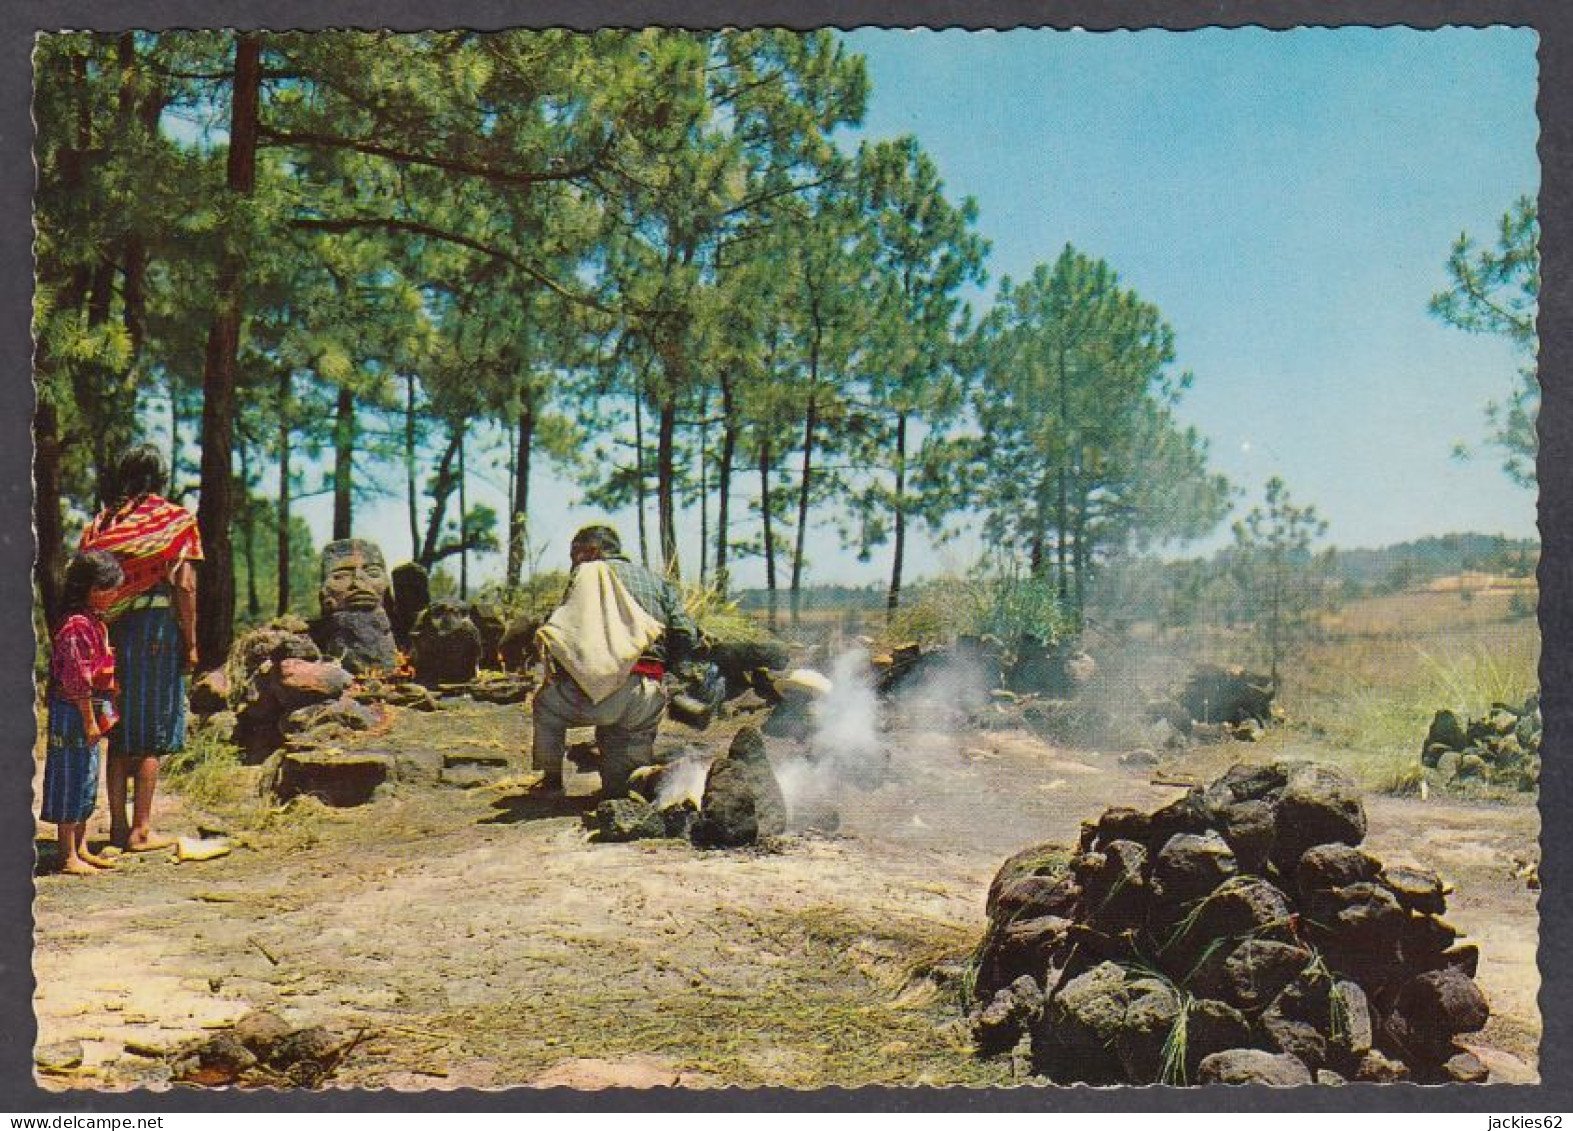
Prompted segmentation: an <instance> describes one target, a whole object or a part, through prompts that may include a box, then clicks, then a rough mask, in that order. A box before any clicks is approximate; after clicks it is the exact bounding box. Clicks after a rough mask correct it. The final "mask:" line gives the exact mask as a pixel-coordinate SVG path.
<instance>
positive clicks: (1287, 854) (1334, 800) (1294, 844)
mask: <svg viewBox="0 0 1573 1131" xmlns="http://www.w3.org/2000/svg"><path fill="white" fill-rule="evenodd" d="M1288 777H1289V780H1288V783H1287V784H1286V785H1285V786H1284V789H1283V792H1282V793H1281V794H1279V797H1278V836H1277V842H1276V844H1275V846H1274V849H1273V859H1274V862H1275V863H1277V864H1278V866H1279V868H1280V869H1281V870H1284V871H1287V870H1289V869H1291V868H1293V867H1295V866H1296V865H1297V864H1298V863H1299V861H1300V858H1301V857H1302V856H1303V855H1305V851H1306V849H1308V848H1310V847H1312V846H1313V845H1318V844H1359V843H1360V842H1361V841H1362V840H1364V839H1365V831H1366V818H1365V806H1364V805H1362V804H1361V802H1360V791H1359V789H1358V787H1356V785H1355V783H1354V779H1352V778H1351V777H1349V775H1348V774H1345V773H1344V772H1343V771H1341V770H1335V769H1334V768H1333V767H1331V766H1325V765H1322V764H1321V763H1319V762H1302V763H1295V764H1291V768H1290V770H1289V775H1288Z"/></svg>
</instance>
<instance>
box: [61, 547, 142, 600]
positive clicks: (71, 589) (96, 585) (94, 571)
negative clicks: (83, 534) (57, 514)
mask: <svg viewBox="0 0 1573 1131" xmlns="http://www.w3.org/2000/svg"><path fill="white" fill-rule="evenodd" d="M125 580H126V574H125V571H124V570H122V569H121V568H120V561H119V559H118V558H116V557H115V555H114V554H111V553H109V552H108V551H106V550H89V551H87V552H86V553H84V554H78V555H77V556H76V557H74V558H72V559H71V564H70V565H68V566H66V579H65V585H64V587H63V588H64V592H63V593H62V595H61V599H60V607H61V609H62V610H63V611H64V612H65V614H66V615H67V616H70V615H71V614H72V613H84V612H86V611H87V595H88V594H89V593H91V592H92V591H93V590H95V589H118V588H120V586H121V585H122V584H123V583H124V582H125Z"/></svg>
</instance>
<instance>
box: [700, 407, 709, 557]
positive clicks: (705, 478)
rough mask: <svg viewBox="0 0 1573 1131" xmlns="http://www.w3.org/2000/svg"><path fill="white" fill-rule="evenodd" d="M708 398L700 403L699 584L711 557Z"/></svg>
mask: <svg viewBox="0 0 1573 1131" xmlns="http://www.w3.org/2000/svg"><path fill="white" fill-rule="evenodd" d="M708 400H709V398H708V397H703V398H701V399H700V402H699V584H700V585H703V584H704V583H705V562H706V561H707V560H708V559H709V557H710V496H709V495H708V493H707V492H706V488H707V487H709V485H710V484H709V475H708V472H709V466H708V464H709V460H710V451H709V443H708V441H709V439H710V426H709V425H708V424H706V423H705V413H706V412H708V411H709V409H710V406H709V404H708V403H707V402H708Z"/></svg>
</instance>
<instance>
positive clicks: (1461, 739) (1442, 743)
mask: <svg viewBox="0 0 1573 1131" xmlns="http://www.w3.org/2000/svg"><path fill="white" fill-rule="evenodd" d="M1468 744H1469V739H1468V738H1467V736H1466V735H1465V732H1464V721H1463V720H1462V719H1460V718H1459V717H1458V715H1457V714H1455V713H1454V712H1452V711H1438V712H1437V713H1436V716H1435V717H1434V718H1433V719H1432V720H1431V726H1430V729H1428V730H1427V731H1426V740H1425V742H1424V743H1423V744H1422V745H1421V747H1420V760H1421V761H1422V762H1424V763H1425V764H1426V765H1427V766H1434V765H1436V760H1437V756H1438V755H1439V754H1441V753H1442V752H1443V751H1446V750H1462V749H1463V748H1464V747H1465V746H1467V745H1468Z"/></svg>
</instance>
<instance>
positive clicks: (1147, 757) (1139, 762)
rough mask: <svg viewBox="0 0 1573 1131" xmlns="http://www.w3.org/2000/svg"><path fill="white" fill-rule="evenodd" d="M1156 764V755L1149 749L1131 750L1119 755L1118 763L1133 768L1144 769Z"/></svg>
mask: <svg viewBox="0 0 1573 1131" xmlns="http://www.w3.org/2000/svg"><path fill="white" fill-rule="evenodd" d="M1157 764H1158V755H1156V754H1154V753H1153V752H1152V751H1151V750H1131V751H1129V752H1127V753H1125V754H1121V755H1120V765H1122V766H1129V767H1131V768H1133V769H1145V768H1147V767H1150V766H1156V765H1157Z"/></svg>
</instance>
